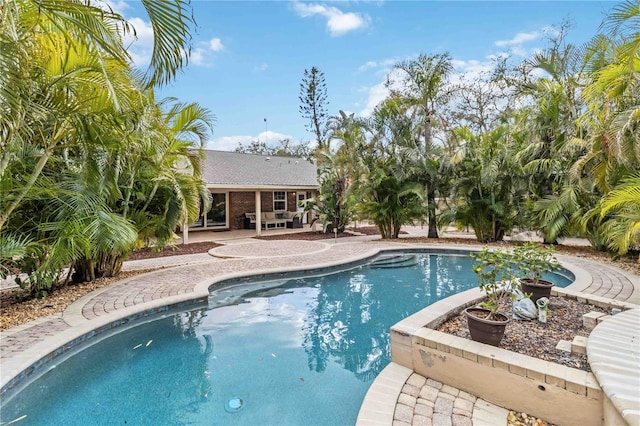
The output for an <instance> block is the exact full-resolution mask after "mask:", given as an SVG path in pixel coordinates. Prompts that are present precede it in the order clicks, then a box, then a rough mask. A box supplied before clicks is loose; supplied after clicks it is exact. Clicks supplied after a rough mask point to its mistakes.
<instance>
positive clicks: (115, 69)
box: [0, 0, 192, 231]
mask: <svg viewBox="0 0 640 426" xmlns="http://www.w3.org/2000/svg"><path fill="white" fill-rule="evenodd" d="M143 5H144V6H145V8H146V10H147V12H148V13H149V17H150V19H151V22H152V26H153V28H154V31H155V37H154V51H153V57H152V59H151V66H150V68H149V71H148V73H147V84H148V85H150V84H156V83H166V82H168V81H169V80H170V79H171V78H172V77H173V76H174V75H175V73H176V72H177V70H178V69H179V68H180V67H181V66H182V65H183V64H184V63H186V60H187V57H188V56H187V55H186V54H185V52H187V51H188V50H189V49H188V42H189V40H190V34H189V24H190V23H192V19H191V18H190V16H189V14H188V8H187V6H188V3H187V2H185V1H183V0H174V1H171V2H169V1H164V0H143ZM130 31H133V29H132V28H131V26H130V25H129V24H128V23H127V22H126V21H125V20H124V19H123V18H122V17H121V16H120V15H118V14H116V13H114V12H112V11H110V10H107V11H105V10H103V9H102V8H100V7H97V6H95V5H92V4H91V3H87V2H83V1H79V0H72V1H69V0H50V1H47V2H41V1H37V0H15V1H11V2H8V3H7V4H6V5H5V7H3V8H2V9H1V11H0V40H1V41H2V44H1V45H2V49H0V64H2V65H0V105H1V107H0V135H1V136H2V137H1V138H0V147H1V148H2V153H1V154H0V180H4V179H9V178H8V177H7V176H8V175H9V174H8V173H7V172H8V170H10V168H11V167H12V165H14V164H15V163H16V161H18V160H20V158H21V157H23V156H24V154H25V151H30V153H31V155H33V154H35V155H37V157H38V161H37V163H36V164H35V165H34V168H33V170H31V171H30V172H29V173H28V174H27V175H26V176H23V177H22V178H21V179H20V180H19V181H15V180H13V181H12V182H11V184H7V183H6V182H5V185H4V186H5V187H9V188H10V189H11V194H10V196H9V197H7V198H6V200H5V201H6V204H5V203H3V205H2V206H1V207H2V213H1V214H0V231H2V229H3V227H4V226H5V224H6V221H7V220H8V219H9V217H10V215H11V213H12V212H13V211H14V210H15V209H16V208H17V207H18V206H19V205H20V203H21V202H22V200H23V199H24V197H25V196H26V195H27V194H28V192H29V191H30V190H31V188H32V187H33V185H34V184H35V182H36V179H37V178H38V176H39V175H40V173H41V172H42V170H43V168H44V166H45V164H46V163H47V161H48V160H49V159H50V158H51V156H52V155H53V154H54V152H56V151H57V150H59V149H60V147H61V146H63V145H64V146H65V147H66V146H69V144H74V143H81V141H80V140H77V139H76V140H75V141H74V137H75V135H76V133H77V132H76V129H77V126H78V125H81V122H82V117H84V116H86V115H89V114H90V113H91V112H96V111H100V110H104V109H105V108H106V109H109V108H116V109H123V108H125V109H126V104H127V103H129V102H130V101H131V100H130V99H127V97H126V95H127V93H128V92H127V90H126V89H127V87H128V80H129V79H128V78H127V77H125V74H126V71H127V70H128V69H129V67H130V64H129V56H128V53H127V51H126V49H125V47H124V45H123V43H122V35H123V32H125V33H126V32H130ZM87 93H91V96H87V97H84V95H85V94H87ZM79 123H80V124H79ZM32 148H34V149H35V151H34V149H32Z"/></svg>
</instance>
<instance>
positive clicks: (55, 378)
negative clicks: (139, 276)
mask: <svg viewBox="0 0 640 426" xmlns="http://www.w3.org/2000/svg"><path fill="white" fill-rule="evenodd" d="M470 270H471V267H470V261H469V259H468V258H467V257H464V256H443V255H428V254H419V255H417V263H416V264H415V265H413V266H406V267H400V268H374V267H371V266H366V265H365V266H361V267H357V268H354V269H351V270H348V271H345V272H340V273H335V274H331V275H325V276H321V277H309V278H300V279H292V280H288V281H284V280H283V281H281V282H277V283H275V282H272V283H267V284H263V285H262V287H263V288H261V289H258V290H253V291H251V292H249V293H247V294H245V295H243V296H242V298H240V299H236V300H235V302H234V304H232V305H228V306H221V307H217V308H215V309H210V308H199V309H195V310H191V311H188V312H182V313H178V314H175V315H171V316H168V317H165V318H161V319H158V320H155V321H152V322H148V323H145V324H141V325H138V326H135V327H131V328H128V329H126V330H124V331H122V332H120V333H118V334H115V335H114V336H111V337H109V338H106V339H104V340H102V341H99V342H97V343H95V344H93V345H91V346H89V347H87V348H86V349H84V350H82V351H80V352H78V353H77V354H75V355H73V356H72V357H70V358H69V359H67V360H66V361H63V362H60V363H59V365H57V366H55V368H52V369H50V370H49V371H47V372H46V373H45V374H43V375H42V376H41V377H39V378H38V379H37V380H35V381H33V382H31V383H30V384H29V385H28V386H26V387H25V388H24V389H23V390H22V391H21V392H20V393H18V394H17V395H15V396H14V397H9V398H5V401H4V402H3V407H2V410H1V412H0V419H1V422H7V421H11V420H13V419H16V418H20V417H23V416H25V415H26V417H24V418H23V420H21V421H20V422H19V423H18V424H20V425H27V424H32V425H47V424H49V425H62V424H64V425H73V424H78V425H86V424H99V425H124V424H129V425H160V424H162V425H165V424H171V425H174V424H175V425H178V424H185V425H187V424H191V425H204V424H207V425H210V424H225V425H226V424H228V425H236V424H237V425H264V424H277V425H346V424H353V423H354V422H355V420H356V417H357V414H358V410H359V408H360V404H361V402H362V399H363V397H364V395H365V393H366V392H367V389H368V388H369V386H370V384H371V382H372V381H373V379H374V378H375V377H376V375H377V374H378V373H379V372H380V371H381V370H382V369H383V368H384V367H385V366H386V365H387V364H388V362H389V358H390V353H389V328H390V327H391V326H392V325H393V324H394V323H396V322H398V321H399V320H401V319H403V318H405V317H407V316H409V315H411V314H412V313H414V312H416V311H418V310H420V309H422V308H424V307H425V306H426V305H429V304H431V303H433V302H435V301H437V300H440V299H441V298H444V297H447V296H450V295H452V294H455V293H458V292H460V291H463V290H466V289H469V288H472V287H474V286H476V284H477V281H476V278H475V275H473V274H472V273H470V272H469V271H470ZM552 281H554V282H556V284H558V285H561V286H564V285H567V284H568V283H569V280H568V279H566V278H563V277H560V276H554V277H553V278H552ZM264 287H268V288H264ZM254 288H255V287H254ZM225 291H226V292H228V291H229V290H223V291H221V292H220V295H218V296H216V295H215V294H214V295H213V297H212V303H211V305H215V304H216V303H219V301H220V300H225V299H229V296H228V295H226V293H225Z"/></svg>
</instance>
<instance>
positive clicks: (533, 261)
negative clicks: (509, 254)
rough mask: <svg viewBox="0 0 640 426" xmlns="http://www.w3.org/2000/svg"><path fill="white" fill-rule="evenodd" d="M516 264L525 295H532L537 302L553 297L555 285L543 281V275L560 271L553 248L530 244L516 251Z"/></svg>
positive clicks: (532, 298)
mask: <svg viewBox="0 0 640 426" xmlns="http://www.w3.org/2000/svg"><path fill="white" fill-rule="evenodd" d="M513 253H514V258H515V262H516V264H517V266H518V269H519V270H520V277H523V278H520V287H521V288H522V292H523V293H525V294H531V300H533V301H534V302H537V301H538V299H540V298H542V297H546V298H549V297H550V296H551V287H553V283H552V282H549V281H546V280H543V279H542V274H543V273H545V272H553V271H557V270H559V269H560V263H559V262H558V260H557V259H556V258H555V257H554V256H553V253H554V250H553V247H551V246H549V247H546V248H545V247H542V246H541V245H539V244H536V243H533V242H529V243H526V244H524V245H522V246H519V247H517V248H516V249H515V250H514V251H513Z"/></svg>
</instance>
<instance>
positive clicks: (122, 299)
mask: <svg viewBox="0 0 640 426" xmlns="http://www.w3.org/2000/svg"><path fill="white" fill-rule="evenodd" d="M403 247H408V245H407V244H401V243H388V242H376V241H353V242H342V241H340V242H338V243H335V242H333V241H328V242H306V241H271V242H256V243H249V244H237V245H229V246H224V247H219V248H217V249H215V250H214V251H213V252H214V254H215V255H216V256H220V257H225V258H227V259H224V260H221V259H220V258H215V257H204V256H202V255H196V256H195V257H194V256H191V257H189V258H188V259H185V261H186V262H190V264H188V265H186V266H176V267H170V268H166V269H162V270H159V271H155V272H151V273H147V274H143V275H138V276H135V277H132V278H129V279H126V280H123V281H119V282H116V283H114V284H112V285H110V286H108V287H105V288H102V289H99V290H96V291H95V292H93V293H91V294H89V295H86V296H84V297H83V298H81V299H79V300H78V301H76V302H74V303H73V304H72V305H71V306H69V307H68V308H67V309H66V310H65V311H64V313H63V314H61V315H60V314H58V315H52V316H50V317H47V318H42V319H39V320H36V321H33V322H31V323H29V324H25V325H22V326H19V327H15V328H13V329H10V330H7V331H5V332H2V333H1V334H0V361H1V362H2V365H3V368H2V372H1V383H2V387H3V388H4V387H5V386H6V385H7V384H8V383H10V381H11V380H12V378H13V377H14V376H15V375H17V374H18V373H20V372H21V371H23V370H25V369H26V368H28V367H29V366H30V365H32V364H33V363H34V362H36V361H37V360H38V359H39V358H42V357H43V356H45V355H47V354H49V353H51V352H53V351H54V350H55V349H56V348H57V347H59V346H62V345H64V344H65V343H68V342H70V341H72V340H73V339H74V338H77V337H79V336H81V335H83V334H86V333H87V332H88V331H89V330H91V329H92V328H97V327H99V326H103V325H104V324H107V323H108V322H109V321H116V320H119V319H121V318H123V317H127V316H129V315H131V314H132V313H136V312H139V311H144V310H146V309H149V308H153V307H159V306H162V305H169V304H175V303H184V302H187V301H189V300H191V299H198V300H206V297H207V295H208V289H209V287H210V286H211V285H212V284H214V283H215V282H216V281H219V280H222V279H225V278H229V277H235V276H242V275H249V274H264V273H269V272H276V271H293V270H302V269H317V268H325V267H331V266H336V265H340V264H344V263H348V262H354V261H358V260H362V259H364V258H367V257H370V256H373V255H375V254H376V253H377V252H378V251H379V250H381V249H385V248H388V249H391V248H403ZM420 247H429V246H428V245H420ZM431 247H436V248H439V249H443V250H445V249H447V248H454V249H457V250H464V249H468V248H472V247H467V246H453V247H450V246H443V245H437V246H431ZM178 257H179V256H174V257H170V258H167V259H171V260H170V262H171V263H172V264H175V262H176V261H178V260H179V259H176V258H178ZM558 257H559V259H560V260H562V261H565V262H570V263H572V264H574V265H577V266H579V267H580V268H582V269H584V270H585V271H587V272H588V273H589V274H590V275H591V277H592V279H591V283H590V284H589V285H588V286H586V287H585V288H582V289H581V291H583V292H587V293H591V294H596V295H599V296H602V297H607V298H612V299H616V300H620V301H627V302H631V303H638V300H637V299H638V297H639V295H638V289H637V287H638V286H640V285H639V284H638V282H639V278H638V277H637V276H633V275H631V274H628V273H626V272H624V271H622V270H620V269H618V268H614V267H610V266H608V265H604V264H600V263H596V262H592V261H589V260H587V259H582V258H577V257H573V256H564V255H563V256H558ZM140 262H146V263H145V267H150V266H151V267H157V266H161V265H162V262H163V258H158V259H155V260H153V261H140ZM194 262H195V263H194ZM133 263H135V262H130V265H129V268H128V269H135V265H133ZM482 402H483V403H484V404H487V403H486V402H484V401H482ZM397 404H398V405H397V408H396V411H395V418H394V421H393V423H394V424H398V425H404V424H414V425H418V424H453V425H469V424H471V413H472V412H473V411H474V404H476V409H477V410H479V411H481V409H482V407H481V406H480V405H478V403H477V402H476V400H475V397H473V396H472V395H468V394H465V393H463V392H460V391H458V390H457V389H454V388H450V387H448V386H446V385H443V384H441V383H437V382H433V381H430V380H428V379H426V378H422V377H420V376H418V375H415V374H413V375H411V376H410V377H409V379H408V380H407V382H406V384H405V386H404V387H403V388H402V391H401V392H400V394H399V398H398V402H397Z"/></svg>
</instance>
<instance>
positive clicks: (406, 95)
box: [318, 0, 640, 255]
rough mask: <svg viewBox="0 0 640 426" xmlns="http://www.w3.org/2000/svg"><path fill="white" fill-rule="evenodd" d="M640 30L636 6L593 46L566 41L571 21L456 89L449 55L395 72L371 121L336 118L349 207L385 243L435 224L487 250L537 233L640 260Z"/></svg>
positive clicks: (621, 8) (619, 10)
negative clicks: (470, 236) (402, 229)
mask: <svg viewBox="0 0 640 426" xmlns="http://www.w3.org/2000/svg"><path fill="white" fill-rule="evenodd" d="M639 25H640V4H639V3H638V1H637V0H627V1H625V2H623V3H621V4H619V5H617V6H615V7H613V8H612V9H611V12H610V13H609V15H608V16H607V17H606V18H605V20H604V22H603V24H602V26H601V28H600V33H599V34H597V35H595V36H594V37H593V39H592V40H591V41H590V42H589V43H587V44H586V45H584V46H576V45H572V44H570V43H568V42H567V41H566V40H567V33H568V31H569V30H570V26H569V25H567V24H566V23H563V24H561V25H560V27H559V28H551V29H549V33H548V34H549V44H548V47H547V48H546V49H543V50H541V51H539V52H537V53H535V54H534V55H533V56H532V57H530V58H527V59H526V60H525V61H523V62H521V63H515V64H513V63H511V61H510V59H508V58H497V59H496V61H495V64H494V65H495V68H494V69H493V71H492V72H490V73H486V74H483V75H480V76H475V77H474V78H464V77H463V78H458V76H455V77H456V78H455V79H454V78H453V76H454V75H453V65H452V60H451V58H450V56H449V55H448V54H447V53H444V54H436V55H427V54H421V55H419V56H418V57H417V58H416V59H412V60H409V61H405V62H400V63H397V64H396V65H395V66H394V67H393V68H392V70H391V72H390V73H389V76H388V78H387V84H386V86H387V88H388V89H389V97H388V98H387V99H385V100H384V101H382V102H381V103H380V104H379V105H378V107H377V108H376V109H375V110H374V113H373V114H372V116H371V118H370V119H368V120H365V119H357V118H354V117H353V115H349V114H346V113H344V112H340V114H339V115H337V116H335V117H333V118H332V119H331V120H330V123H332V125H333V127H332V132H331V133H330V135H329V140H331V142H332V143H333V144H335V147H334V149H333V150H331V151H329V152H323V154H322V157H327V156H335V158H337V159H341V160H340V161H335V159H334V163H335V164H340V166H339V167H340V170H341V173H342V175H343V176H344V179H343V180H342V181H343V182H346V187H341V191H345V193H346V194H347V195H346V196H343V197H342V198H341V199H342V200H346V202H347V203H353V204H352V205H351V209H352V210H353V212H354V214H355V217H357V218H359V219H366V220H369V221H371V222H373V223H375V224H376V225H377V226H378V227H379V228H380V231H381V233H382V235H383V236H384V237H385V238H395V237H397V235H398V234H397V232H398V230H399V226H400V225H401V224H403V223H416V222H421V223H428V224H429V237H433V238H437V236H438V231H437V227H436V223H437V224H438V226H449V225H455V226H457V227H470V228H472V229H473V231H474V232H475V233H476V237H477V238H478V240H479V241H482V242H490V241H499V240H501V239H503V238H504V236H505V235H508V234H509V233H511V232H513V231H514V230H515V231H517V230H533V231H536V232H537V233H539V235H540V236H541V237H542V238H543V240H544V242H545V243H556V242H558V240H559V239H562V238H565V237H569V236H581V237H586V238H588V239H589V241H590V242H591V244H592V245H593V246H594V247H596V248H597V249H600V250H610V251H613V252H615V253H617V254H619V255H621V254H624V253H628V252H630V251H635V252H637V251H638V250H640V242H639V238H640V237H639V233H640V221H639V218H638V211H640V210H639V208H638V206H639V205H640V192H639V189H638V188H640V185H639V184H640V180H639V178H638V174H637V171H638V170H640V33H639V32H638V26H639ZM454 80H455V81H454ZM354 134H355V135H357V137H356V138H354ZM355 140H357V142H354V141H355ZM318 161H319V162H320V163H321V162H322V160H321V159H319V160H318ZM323 167H324V168H323V170H324V173H327V170H326V168H327V167H328V168H331V167H332V166H331V164H329V163H326V164H324V166H323ZM342 175H341V176H342ZM417 188H421V189H420V190H416V189H417ZM414 196H415V197H414ZM418 205H419V207H420V208H418ZM345 208H347V209H349V207H348V206H347V207H345ZM436 219H437V221H436Z"/></svg>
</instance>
